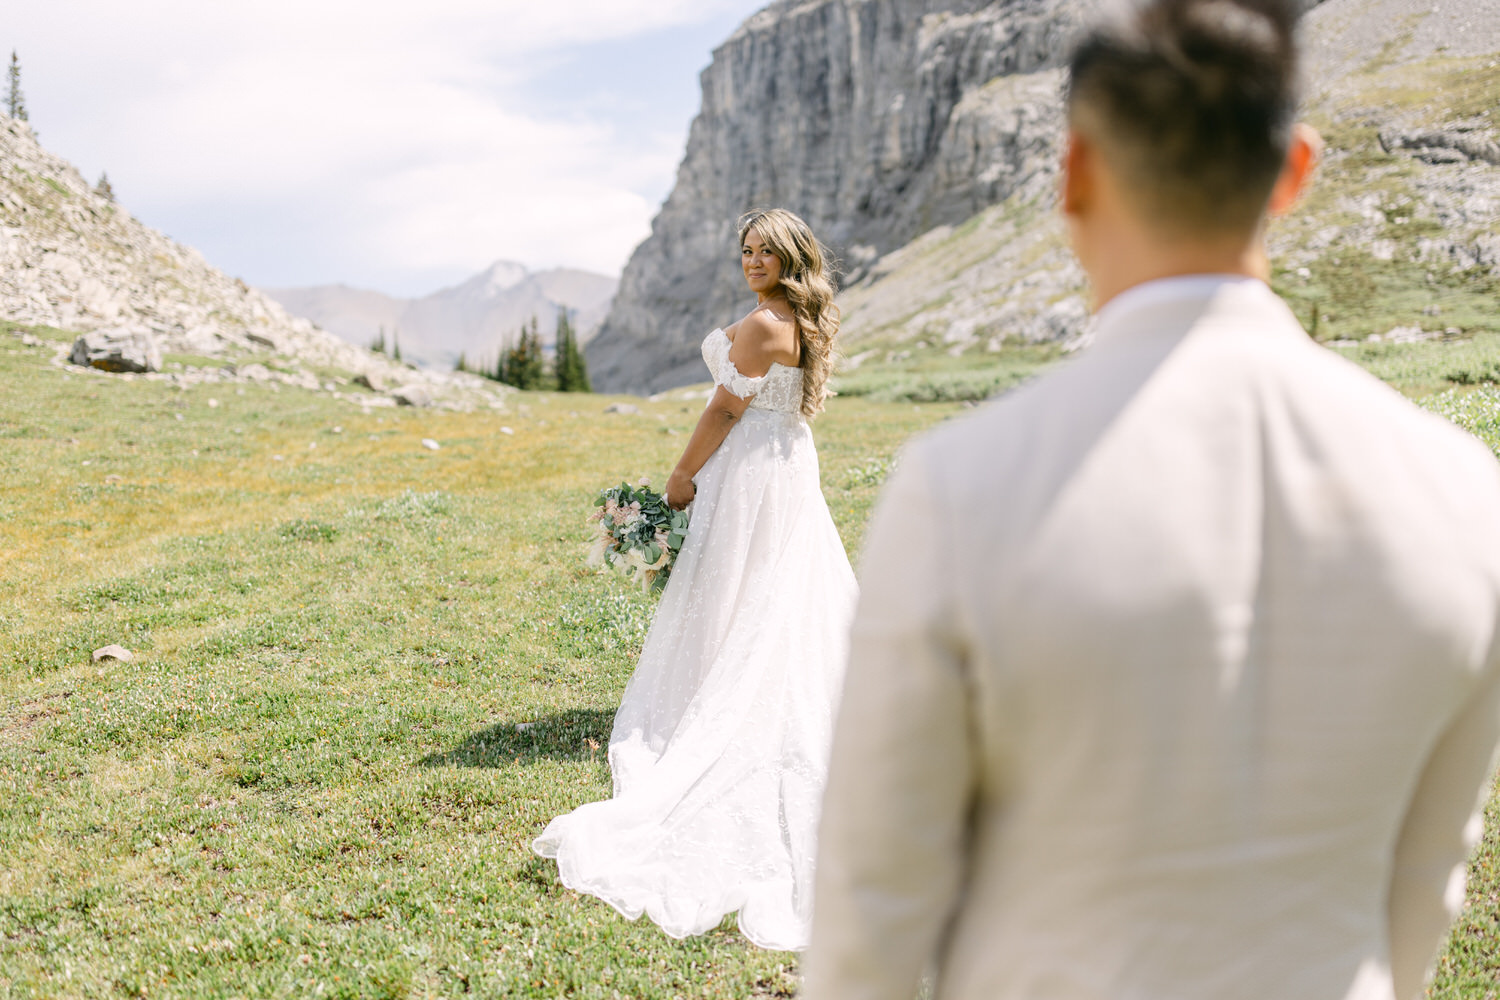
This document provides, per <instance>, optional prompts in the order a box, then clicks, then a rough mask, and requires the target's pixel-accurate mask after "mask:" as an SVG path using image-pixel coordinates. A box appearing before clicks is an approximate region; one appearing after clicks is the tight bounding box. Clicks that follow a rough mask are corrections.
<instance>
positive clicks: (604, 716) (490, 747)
mask: <svg viewBox="0 0 1500 1000" xmlns="http://www.w3.org/2000/svg"><path fill="white" fill-rule="evenodd" d="M614 718H615V714H614V712H612V711H611V712H605V711H600V710H599V709H590V708H577V709H571V710H569V711H567V712H557V713H555V714H553V715H546V716H542V717H541V718H538V719H531V720H527V721H524V722H500V723H496V724H495V725H493V726H490V727H489V728H487V729H481V730H480V731H479V732H477V733H475V734H473V735H472V736H469V737H468V738H467V739H465V740H464V741H463V742H462V743H460V744H459V745H458V746H456V747H454V748H453V749H452V750H445V751H443V752H442V753H433V754H428V755H427V756H426V757H423V758H422V759H421V760H420V761H418V762H417V763H418V764H420V765H421V766H422V767H498V766H499V765H501V764H509V763H513V762H517V761H519V762H521V763H525V762H527V761H532V760H538V759H541V758H548V759H551V760H588V759H589V758H590V757H596V756H600V757H602V756H603V754H604V752H605V750H606V749H607V748H608V747H609V730H610V727H611V726H612V725H613V724H614Z"/></svg>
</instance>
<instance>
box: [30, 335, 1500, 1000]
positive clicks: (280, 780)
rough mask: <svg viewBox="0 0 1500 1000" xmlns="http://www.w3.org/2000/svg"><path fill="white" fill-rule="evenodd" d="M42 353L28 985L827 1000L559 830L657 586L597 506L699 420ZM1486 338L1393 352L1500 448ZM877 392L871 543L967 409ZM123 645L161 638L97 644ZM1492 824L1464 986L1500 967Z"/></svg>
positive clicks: (853, 443) (853, 508) (821, 434)
mask: <svg viewBox="0 0 1500 1000" xmlns="http://www.w3.org/2000/svg"><path fill="white" fill-rule="evenodd" d="M52 339H59V340H66V339H68V337H67V335H66V334H63V333H61V332H60V331H58V332H56V336H55V338H52ZM1497 339H1500V338H1497ZM18 344H19V341H18V340H16V339H15V338H13V337H8V336H7V337H3V338H0V384H3V385H4V386H5V387H6V389H5V392H4V394H3V395H0V998H3V997H12V996H15V997H25V996H70V997H72V996H78V997H130V996H138V997H144V996H151V997H184V998H187V997H192V998H200V997H232V996H282V997H302V996H327V997H351V998H352V997H440V996H460V995H476V996H489V997H526V996H533V997H548V996H562V995H567V996H577V997H600V998H603V997H613V996H624V997H661V998H667V997H693V998H698V997H723V998H729V997H735V998H738V997H746V996H752V995H766V996H778V995H781V996H785V995H788V994H789V993H790V992H791V991H792V990H793V989H794V988H795V977H794V975H793V970H794V969H795V957H794V956H792V955H788V954H778V953H768V952H762V951H759V950H756V949H754V948H752V947H750V946H748V945H747V944H746V943H745V942H744V941H743V940H742V939H741V938H740V937H739V936H738V934H737V933H735V932H734V931H733V929H732V927H730V926H724V927H721V928H720V929H719V930H718V931H716V932H714V933H711V934H708V935H705V936H703V937H700V938H695V939H692V940H689V941H684V942H677V941H673V940H671V939H669V938H667V937H665V936H664V935H662V934H661V933H660V932H659V931H657V930H656V929H655V927H654V926H652V925H651V924H649V923H645V922H641V923H630V922H627V921H625V920H623V919H621V918H620V917H619V916H618V915H616V914H615V913H614V911H613V910H611V909H609V908H608V907H607V906H605V905H604V904H602V903H599V902H598V901H596V900H594V899H592V898H589V897H584V896H579V895H576V894H574V893H572V892H569V891H567V890H565V889H562V888H561V887H560V886H559V885H558V884H557V882H556V880H555V869H554V868H553V866H552V865H551V864H550V863H548V862H544V861H542V860H540V859H538V858H535V857H533V856H532V854H531V853H530V851H529V849H528V844H529V842H530V840H531V838H532V837H533V836H535V834H536V833H537V832H538V831H539V830H540V829H541V828H542V826H543V825H544V824H545V823H546V822H547V820H548V819H550V818H551V817H552V816H553V815H555V814H557V813H559V812H561V811H564V810H566V809H569V808H571V807H573V806H576V805H578V804H580V803H582V802H586V801H590V800H593V799H597V798H601V797H603V796H605V795H607V794H608V790H609V779H608V772H607V768H606V765H605V762H604V757H603V748H604V745H605V743H606V741H607V738H608V734H609V726H610V720H611V716H612V713H613V709H614V707H615V705H616V704H617V701H618V698H619V694H620V691H621V688H622V687H623V685H624V683H625V680H626V678H627V677H628V674H629V672H630V669H631V667H632V665H633V663H634V660H635V657H636V655H637V653H638V651H639V648H640V643H641V640H642V638H643V637H644V634H645V629H646V627H647V625H648V623H649V621H650V615H651V611H652V608H653V606H654V604H653V601H652V599H651V598H649V597H647V596H646V595H644V594H642V593H641V592H639V591H637V590H634V589H631V588H629V587H628V586H626V585H624V584H623V583H621V582H620V581H618V580H616V579H614V578H612V577H607V576H598V575H594V574H592V573H590V572H588V571H586V570H584V569H583V568H582V567H581V555H582V551H583V548H584V542H585V538H586V529H585V524H584V517H585V516H586V515H587V513H588V512H589V505H590V503H591V500H592V497H593V494H594V492H595V491H596V490H597V489H599V488H600V487H601V486H605V485H609V484H611V483H614V482H617V481H619V480H620V479H621V478H629V479H634V478H636V477H638V476H641V475H647V476H651V477H652V478H653V479H654V480H655V481H657V482H658V483H660V482H662V481H664V479H665V474H666V472H667V471H668V469H669V468H670V466H671V464H672V463H673V462H674V461H675V459H676V456H677V453H678V451H679V450H680V448H681V446H682V444H683V443H684V442H685V441H686V432H687V431H688V429H689V428H690V427H691V424H692V421H693V418H694V417H695V415H696V413H695V410H696V404H692V403H682V402H658V403H650V402H643V401H637V402H639V405H640V406H641V409H642V412H641V413H640V414H639V415H630V416H626V415H605V414H603V413H602V410H603V408H604V406H605V405H606V403H607V402H608V400H607V399H605V398H602V397H593V396H564V395H558V394H555V393H554V394H521V395H517V396H515V397H512V399H511V402H510V403H509V405H508V406H507V409H506V410H505V411H504V412H497V413H475V414H457V413H447V412H436V411H419V410H409V409H401V410H385V411H381V412H378V413H374V414H369V415H365V414H363V413H361V412H360V409H359V408H358V407H357V406H351V405H349V404H346V403H341V402H339V401H337V400H334V399H331V398H329V397H328V396H326V395H323V394H318V393H308V392H302V391H281V392H279V393H275V392H272V391H271V390H270V389H269V388H267V387H264V386H259V385H248V386H243V387H235V386H232V385H223V384H220V385H216V386H203V387H199V388H190V389H186V390H182V389H177V388H175V387H173V386H171V385H167V384H163V383H155V382H145V381H141V380H135V381H127V380H124V379H119V378H105V377H95V376H83V375H77V374H71V375H70V374H66V373H64V372H62V371H60V370H58V369H56V368H54V367H52V366H51V365H49V364H48V363H47V361H46V359H47V357H48V356H49V354H50V349H47V348H36V349H22V348H20V347H19V346H18ZM1367 346H1368V347H1374V345H1367ZM1465 350H1469V351H1472V352H1475V357H1474V358H1473V359H1469V360H1465V361H1463V362H1462V363H1463V364H1465V365H1472V364H1479V363H1481V362H1482V363H1484V364H1488V363H1489V362H1490V360H1491V359H1492V358H1494V357H1496V356H1500V348H1497V347H1496V346H1495V344H1494V343H1492V342H1491V341H1488V340H1484V341H1481V340H1479V339H1476V340H1475V341H1474V342H1473V343H1472V344H1471V345H1469V347H1467V348H1464V347H1461V346H1455V345H1429V344H1422V345H1411V347H1410V348H1402V347H1398V346H1391V347H1389V349H1388V350H1384V351H1380V352H1377V354H1378V356H1376V355H1371V356H1369V357H1364V358H1362V360H1364V361H1365V362H1366V363H1369V364H1371V365H1377V364H1386V365H1389V366H1392V367H1391V369H1390V370H1391V373H1392V375H1391V377H1393V378H1394V379H1395V380H1396V381H1397V382H1398V383H1401V379H1403V378H1404V379H1406V383H1401V384H1409V385H1408V386H1407V387H1408V388H1411V389H1412V391H1413V392H1417V391H1418V389H1420V391H1422V392H1432V391H1433V390H1439V391H1436V393H1435V394H1433V395H1431V396H1430V400H1429V405H1432V406H1433V407H1434V408H1435V409H1438V410H1439V411H1440V412H1445V413H1448V414H1449V415H1450V416H1453V417H1455V418H1456V419H1459V420H1460V421H1461V422H1465V423H1466V424H1467V425H1468V426H1471V427H1472V428H1473V429H1474V430H1476V431H1477V432H1478V433H1480V434H1481V435H1482V436H1485V437H1486V439H1487V440H1489V441H1490V443H1491V444H1492V446H1493V445H1497V444H1500V416H1496V414H1500V390H1495V389H1491V388H1488V387H1481V388H1477V389H1472V388H1460V389H1456V390H1453V391H1452V392H1444V391H1441V390H1443V389H1444V387H1452V385H1453V383H1452V382H1447V381H1444V379H1443V378H1442V377H1441V374H1440V373H1441V372H1443V371H1445V370H1446V367H1449V366H1451V364H1454V363H1457V361H1456V359H1457V358H1458V357H1459V356H1460V354H1462V353H1463V351H1465ZM1464 357H1466V358H1467V357H1468V356H1467V355H1464ZM1049 360H1050V359H1048V358H1045V357H1041V356H1038V355H1034V354H1025V353H1019V354H1016V355H1013V356H1004V355H1003V356H1002V357H1001V358H999V359H998V361H999V363H1000V364H999V365H997V367H1003V366H1005V365H1008V366H1010V368H1009V369H1008V370H1013V371H1015V372H1018V373H1019V375H1020V377H1024V376H1025V375H1026V374H1029V373H1030V372H1033V371H1035V370H1038V369H1039V368H1040V367H1042V366H1043V365H1045V364H1046V363H1047V362H1048V361H1049ZM929 363H930V365H931V368H930V371H931V372H934V373H937V374H939V375H941V374H943V373H944V371H945V369H944V368H943V365H944V364H945V362H942V361H941V360H939V359H937V358H936V357H934V358H932V359H929ZM1401 365H1405V366H1406V367H1405V368H1400V367H1399V366H1401ZM1023 369H1024V371H1023ZM1398 369H1399V370H1398ZM1403 372H1404V373H1405V374H1402V373H1403ZM1435 373H1436V374H1435ZM1413 387H1415V388H1413ZM239 389H243V393H241V392H240V391H239ZM877 391H878V390H877ZM875 395H876V391H872V392H870V393H869V394H868V395H867V396H866V397H864V398H860V397H856V396H855V395H854V394H852V393H848V392H847V391H846V394H845V395H844V396H843V397H840V398H838V399H835V400H833V401H832V404H831V406H830V409H829V412H828V413H827V414H826V415H825V416H824V417H822V418H820V420H819V422H818V423H817V425H816V432H817V436H818V442H819V450H820V454H821V458H822V468H823V483H824V491H825V494H826V495H827V497H828V500H829V504H830V507H831V509H832V511H833V514H834V517H835V520H836V521H837V523H838V525H839V528H840V531H841V532H842V533H843V536H844V538H845V541H846V543H847V544H848V545H849V547H850V548H851V550H852V551H857V549H858V546H859V541H860V535H861V532H862V530H863V526H864V524H865V521H866V519H867V517H868V514H869V510H870V506H871V503H872V501H873V499H874V497H875V496H876V494H877V492H878V490H879V487H880V485H881V484H882V482H883V481H884V479H885V477H886V475H887V474H888V473H889V471H890V468H891V462H892V457H893V455H894V452H895V449H896V448H897V447H898V445H899V444H900V443H901V442H902V441H904V440H905V439H906V438H908V437H909V436H910V435H911V434H912V433H914V432H916V431H918V430H920V429H922V428H925V427H928V426H931V425H932V424H934V423H935V422H937V421H940V420H942V419H945V418H947V417H949V416H951V415H953V414H954V413H957V412H959V410H960V409H961V407H960V406H958V405H956V404H934V405H914V404H912V403H911V402H909V401H903V402H899V403H879V402H875V401H874V400H873V399H872V398H870V397H873V396H875ZM210 396H212V397H214V398H217V399H218V400H219V401H220V405H219V406H218V407H216V408H210V407H209V406H208V403H207V401H208V399H209V398H210ZM898 398H900V397H899V396H898ZM179 416H180V417H181V418H182V419H178V417H179ZM502 426H507V427H510V428H512V429H513V431H514V434H512V435H506V434H504V433H501V432H500V428H501V427H502ZM426 437H431V438H434V439H436V440H437V441H439V442H440V443H441V444H442V448H441V450H440V451H437V452H431V451H428V450H426V449H424V448H422V447H421V445H420V441H421V439H422V438H426ZM277 456H280V457H279V460H278V457H277ZM112 642H114V643H120V644H122V645H124V646H126V647H127V648H129V649H131V650H132V651H133V652H134V653H135V656H136V658H135V660H134V661H133V662H131V663H118V662H104V663H100V664H93V663H91V662H90V656H89V654H90V651H91V650H93V649H95V648H97V647H99V646H103V645H105V644H106V643H112ZM522 723H529V724H531V725H529V726H527V727H525V728H523V729H518V728H517V726H518V725H519V724H522ZM1491 810H1492V812H1491V823H1490V826H1489V828H1488V839H1487V841H1486V844H1485V846H1484V848H1483V850H1482V851H1481V852H1480V854H1479V855H1478V856H1477V857H1476V860H1475V862H1474V875H1475V877H1474V880H1473V883H1472V885H1471V889H1470V893H1471V899H1472V901H1473V904H1474V905H1473V906H1472V907H1471V909H1470V911H1469V913H1468V914H1467V915H1466V917H1465V919H1464V923H1463V924H1461V925H1460V929H1459V931H1458V933H1457V934H1456V935H1455V937H1454V939H1453V941H1452V943H1451V944H1450V946H1449V949H1448V951H1447V952H1446V954H1445V957H1444V959H1443V964H1442V966H1441V972H1440V975H1441V977H1442V978H1441V979H1440V982H1439V985H1438V988H1437V989H1436V991H1435V992H1434V995H1435V996H1441V997H1455V998H1457V997H1471V996H1472V997H1479V996H1483V995H1484V992H1483V991H1484V990H1485V989H1487V988H1488V985H1487V984H1491V983H1493V982H1494V981H1495V977H1496V976H1497V975H1500V969H1497V967H1496V962H1497V958H1496V953H1497V948H1496V946H1495V941H1496V929H1497V926H1500V899H1497V896H1500V871H1497V858H1500V844H1497V842H1496V839H1495V838H1496V820H1497V819H1500V817H1496V816H1495V815H1494V803H1493V802H1492V805H1491Z"/></svg>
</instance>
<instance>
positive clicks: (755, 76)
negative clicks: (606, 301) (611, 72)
mask: <svg viewBox="0 0 1500 1000" xmlns="http://www.w3.org/2000/svg"><path fill="white" fill-rule="evenodd" d="M1090 6H1091V5H1090V4H1088V3H1082V2H1077V0H1008V2H999V3H985V2H982V0H812V2H808V0H780V2H777V3H773V4H771V5H770V6H769V7H767V8H766V9H765V10H763V11H761V12H760V13H758V14H756V15H754V16H752V17H751V18H750V19H749V20H747V21H746V22H745V23H744V24H743V25H742V26H741V27H740V28H739V30H738V31H736V32H735V33H734V35H733V36H731V37H730V38H729V40H728V41H726V42H725V43H724V44H723V45H722V46H720V47H719V49H718V50H717V51H716V52H715V53H714V59H713V63H712V65H710V66H709V68H708V69H707V70H705V71H704V73H703V78H702V82H703V105H702V110H701V111H700V113H699V115H698V118H697V120H696V121H695V122H694V123H693V126H692V130H691V132H690V134H689V137H688V145H687V152H686V154H685V156H684V158H683V162H682V166H681V167H680V169H679V171H678V175H677V184H676V187H675V188H674V189H673V191H672V194H671V196H670V197H669V198H668V199H667V202H666V204H665V205H663V207H662V210H661V213H660V214H659V215H658V216H657V218H656V220H655V221H654V222H653V224H652V233H651V236H650V237H649V238H648V239H647V240H646V242H645V243H643V244H642V245H641V246H640V247H639V248H638V249H637V250H636V252H635V254H634V256H633V257H632V258H631V260H630V263H629V264H628V265H627V266H626V268H625V272H624V275H623V276H622V278H621V285H620V291H619V293H618V294H617V295H616V297H615V304H614V306H613V308H612V309H611V310H610V314H609V316H608V318H607V319H606V320H605V323H604V326H603V328H602V329H601V330H600V332H599V335H598V336H597V337H596V338H595V340H594V342H593V343H592V344H590V345H589V349H588V360H589V366H590V369H589V370H590V373H591V374H592V376H593V379H594V383H595V385H596V386H599V387H600V388H602V389H606V390H635V391H643V390H657V389H661V388H665V387H668V386H671V385H677V384H682V383H684V382H690V381H701V379H702V372H701V371H700V369H701V367H702V366H701V363H700V362H699V361H698V357H697V356H698V343H699V341H700V340H701V338H702V337H703V335H704V334H705V333H707V332H708V330H710V329H711V328H712V327H714V326H717V325H722V324H724V323H726V322H728V321H730V320H733V319H734V318H736V313H737V312H739V311H743V310H745V309H747V308H748V307H749V305H750V304H751V303H752V302H753V299H750V298H749V297H748V293H746V292H745V291H744V287H743V279H742V277H741V275H740V273H739V262H738V254H737V253H736V248H735V245H734V239H735V231H734V227H735V221H736V219H737V218H738V217H739V216H740V215H741V213H743V212H745V211H747V210H749V209H751V208H755V207H770V206H783V207H786V208H790V209H791V210H793V211H795V212H797V213H798V214H800V215H802V216H803V217H804V218H805V219H807V221H808V223H809V224H810V225H812V227H813V229H814V231H815V232H817V233H818V235H819V237H820V238H821V239H822V240H823V241H824V242H825V243H827V244H829V245H830V246H832V247H833V248H834V249H835V250H836V251H837V252H838V253H839V254H840V256H841V257H842V258H843V260H844V266H845V268H846V270H847V271H848V272H849V273H850V275H851V277H854V278H857V277H858V276H859V275H860V274H861V273H862V272H863V271H864V270H865V269H866V268H867V267H868V266H869V264H871V263H872V262H873V261H874V260H875V259H876V258H878V257H879V256H881V255H883V254H885V253H888V252H890V251H892V250H895V249H897V248H899V247H901V246H903V245H904V244H906V243H907V242H909V241H910V240H912V239H913V238H914V237H916V236H918V235H920V234H921V233H923V232H926V231H927V230H929V229H931V228H932V227H934V226H936V225H940V224H943V223H958V222H962V221H964V220H965V219H967V218H968V217H970V216H972V215H973V214H974V213H975V212H977V211H978V210H980V209H982V208H984V207H985V206H987V205H990V204H993V203H995V202H997V201H1001V200H1003V199H1005V198H1006V197H1008V196H1010V195H1011V194H1012V193H1013V192H1015V191H1016V190H1018V189H1021V188H1024V187H1026V186H1027V185H1028V184H1038V183H1045V182H1046V179H1047V176H1048V171H1049V169H1050V168H1049V167H1048V161H1049V160H1050V158H1051V157H1052V156H1053V149H1054V142H1055V136H1056V134H1057V132H1058V127H1059V122H1060V119H1059V114H1058V109H1059V95H1058V93H1057V84H1058V80H1059V76H1058V74H1057V73H1056V68H1057V66H1058V65H1059V63H1060V60H1061V59H1062V58H1063V57H1064V54H1065V52H1066V49H1067V41H1068V38H1069V37H1070V35H1071V34H1072V32H1073V31H1074V30H1075V29H1076V27H1077V26H1078V24H1079V22H1080V20H1081V16H1082V15H1083V14H1084V13H1085V12H1086V11H1087V10H1088V9H1090ZM1005 78H1016V81H1017V82H1018V85H1005V84H1004V82H1003V81H1004V80H1005ZM997 79H999V80H1001V81H1002V84H1001V85H999V86H993V87H987V86H986V85H987V84H989V83H990V82H991V81H995V80H997ZM1019 81H1024V82H1019Z"/></svg>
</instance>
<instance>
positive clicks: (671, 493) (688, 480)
mask: <svg viewBox="0 0 1500 1000" xmlns="http://www.w3.org/2000/svg"><path fill="white" fill-rule="evenodd" d="M697 492H698V487H696V486H694V485H693V480H692V477H691V476H686V475H683V474H682V473H681V472H674V473H672V475H671V476H669V477H668V478H667V506H668V507H671V508H672V509H673V510H682V508H684V507H686V506H687V505H688V504H690V503H692V502H693V497H694V496H695V495H696V494H697Z"/></svg>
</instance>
